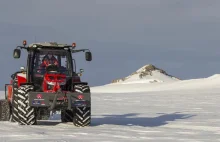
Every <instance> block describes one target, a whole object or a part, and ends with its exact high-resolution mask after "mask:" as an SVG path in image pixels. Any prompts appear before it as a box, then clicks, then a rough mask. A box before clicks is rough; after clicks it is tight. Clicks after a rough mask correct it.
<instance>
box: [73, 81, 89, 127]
mask: <svg viewBox="0 0 220 142" xmlns="http://www.w3.org/2000/svg"><path fill="white" fill-rule="evenodd" d="M74 88H75V91H76V92H79V93H90V87H89V86H88V85H75V87H74ZM73 112H74V117H73V124H74V125H75V126H77V127H85V126H89V125H90V123H91V107H75V108H74V111H73Z"/></svg>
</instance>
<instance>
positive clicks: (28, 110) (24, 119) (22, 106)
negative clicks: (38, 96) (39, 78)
mask: <svg viewBox="0 0 220 142" xmlns="http://www.w3.org/2000/svg"><path fill="white" fill-rule="evenodd" d="M33 90H34V86H33V85H22V86H20V87H19V88H18V117H19V124H21V125H35V124H37V117H36V116H37V115H36V111H35V109H34V108H33V107H30V106H29V101H28V97H29V96H28V92H30V91H33Z"/></svg>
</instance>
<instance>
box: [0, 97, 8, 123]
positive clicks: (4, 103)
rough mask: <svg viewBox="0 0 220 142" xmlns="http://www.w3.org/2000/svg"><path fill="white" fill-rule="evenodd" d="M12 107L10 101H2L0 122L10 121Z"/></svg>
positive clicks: (0, 101)
mask: <svg viewBox="0 0 220 142" xmlns="http://www.w3.org/2000/svg"><path fill="white" fill-rule="evenodd" d="M9 119H10V105H9V102H8V100H0V121H9Z"/></svg>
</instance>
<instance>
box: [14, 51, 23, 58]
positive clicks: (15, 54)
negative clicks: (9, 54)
mask: <svg viewBox="0 0 220 142" xmlns="http://www.w3.org/2000/svg"><path fill="white" fill-rule="evenodd" d="M20 56H21V50H20V49H14V53H13V57H14V58H15V59H18V58H20Z"/></svg>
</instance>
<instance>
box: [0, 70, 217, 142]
mask: <svg viewBox="0 0 220 142" xmlns="http://www.w3.org/2000/svg"><path fill="white" fill-rule="evenodd" d="M159 79H160V80H161V78H159ZM219 84H220V75H218V74H216V75H213V76H211V77H208V78H201V79H191V80H182V81H170V82H169V81H168V82H162V83H134V82H133V83H130V84H108V85H104V86H99V87H92V88H91V91H92V124H91V126H90V127H84V128H77V127H74V126H73V125H72V124H71V123H67V124H65V123H61V122H60V115H59V114H56V115H54V116H52V117H51V119H50V120H48V121H39V122H38V125H36V126H21V125H18V124H16V123H11V122H0V141H1V142H4V141H7V142H14V141H22V142H38V141H45V142H70V141H89V142H116V141H117V142H125V141H126V142H127V141H132V142H133V141H138V142H139V141H143V142H146V141H147V142H186V141H187V142H204V141H207V142H210V141H220V113H219V110H220V105H219V100H220V94H219V92H220V85H219ZM118 92H119V93H118ZM1 94H2V96H1V97H4V92H1Z"/></svg>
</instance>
